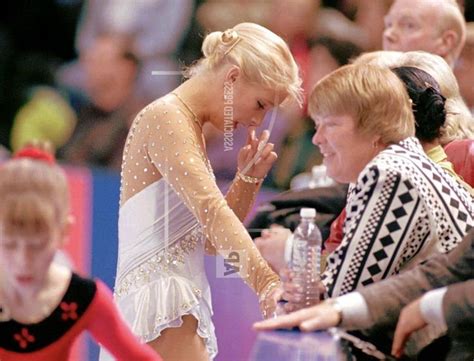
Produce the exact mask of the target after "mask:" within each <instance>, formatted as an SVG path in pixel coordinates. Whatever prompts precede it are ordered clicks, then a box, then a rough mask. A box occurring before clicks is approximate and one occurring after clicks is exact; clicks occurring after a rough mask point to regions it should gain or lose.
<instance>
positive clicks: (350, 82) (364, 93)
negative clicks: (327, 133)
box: [309, 64, 415, 144]
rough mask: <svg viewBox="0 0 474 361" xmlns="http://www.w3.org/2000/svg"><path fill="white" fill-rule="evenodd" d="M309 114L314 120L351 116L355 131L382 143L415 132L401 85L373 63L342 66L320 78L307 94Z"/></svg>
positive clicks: (386, 70) (389, 72) (406, 97)
mask: <svg viewBox="0 0 474 361" xmlns="http://www.w3.org/2000/svg"><path fill="white" fill-rule="evenodd" d="M309 113H310V115H311V117H312V118H313V119H315V120H317V119H318V118H319V117H325V116H328V115H351V116H353V118H354V121H355V123H356V127H357V129H359V131H361V132H362V133H365V134H377V135H379V136H380V141H381V142H382V143H384V144H392V143H397V142H399V141H401V140H402V139H405V138H407V137H410V136H413V135H414V134H415V121H414V117H413V112H412V110H411V106H410V102H409V98H408V94H407V92H406V90H405V87H404V86H403V84H402V82H401V81H400V79H398V77H397V76H396V75H395V74H393V73H392V72H391V71H390V70H389V69H387V68H382V67H378V66H375V65H367V64H358V65H346V66H343V67H341V68H339V69H338V70H336V71H334V72H333V73H331V74H329V75H327V76H326V77H324V78H323V79H321V80H320V81H319V82H318V83H317V84H316V87H315V88H314V89H313V91H312V92H311V94H310V96H309Z"/></svg>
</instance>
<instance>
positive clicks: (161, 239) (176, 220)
mask: <svg viewBox="0 0 474 361" xmlns="http://www.w3.org/2000/svg"><path fill="white" fill-rule="evenodd" d="M202 51H203V53H204V57H203V58H202V59H201V60H200V61H199V62H198V63H197V64H196V65H194V66H193V67H191V68H190V69H188V77H189V79H188V80H187V81H186V82H184V83H183V84H182V85H181V86H179V87H178V88H177V89H175V90H174V91H173V92H171V93H169V94H167V95H166V96H164V97H162V98H160V99H158V100H156V101H154V102H153V103H151V104H150V105H148V106H147V107H146V108H145V109H143V111H141V112H140V113H139V114H138V116H137V117H136V119H135V120H134V123H133V125H132V127H131V129H130V133H129V135H128V139H127V141H126V145H125V150H124V156H123V165H122V188H121V207H120V212H119V256H118V265H117V278H116V284H115V294H116V301H117V302H118V304H119V307H120V309H121V310H122V313H123V314H124V316H125V318H126V319H127V321H128V322H129V324H130V326H131V327H132V330H133V332H134V333H135V334H136V335H137V336H139V337H140V338H141V340H143V341H144V342H147V343H149V345H151V346H152V347H153V348H154V349H155V350H157V351H158V352H159V353H160V354H161V355H162V357H163V358H164V359H165V360H191V359H192V360H208V359H213V358H214V357H215V355H216V353H217V343H216V337H215V334H214V326H213V324H212V321H211V316H212V306H211V294H210V288H209V283H208V281H207V278H206V274H205V271H204V252H205V249H206V251H207V252H208V253H215V252H217V253H219V254H221V255H223V256H226V255H227V254H228V253H229V252H230V251H231V250H232V251H236V252H239V253H240V255H241V257H240V258H241V260H242V263H241V264H240V271H239V272H240V276H241V277H242V279H243V280H244V281H245V282H246V283H247V284H248V285H249V286H250V287H251V288H252V289H253V290H254V291H255V293H256V294H257V296H258V297H259V300H260V305H261V308H262V312H263V313H264V315H268V314H270V313H271V312H272V311H273V309H274V307H275V304H276V299H277V294H278V289H279V287H278V286H279V278H278V276H277V275H276V274H275V273H274V272H273V271H272V270H271V269H270V267H269V266H268V265H267V263H266V262H265V261H264V260H263V258H262V257H261V256H260V253H259V252H258V251H257V249H256V247H255V246H254V244H253V242H252V239H251V238H250V236H249V235H248V233H247V231H246V230H245V228H244V226H243V225H242V221H243V220H244V218H245V216H246V214H247V212H248V211H249V209H250V208H251V205H252V202H253V200H254V198H255V195H256V193H257V191H258V189H259V187H260V185H261V182H262V180H263V178H264V177H265V176H266V174H267V172H268V170H269V169H270V167H271V165H272V164H273V162H274V161H275V159H276V154H275V153H274V152H273V151H272V149H273V145H272V144H270V143H268V144H266V141H267V140H268V137H269V134H268V132H263V133H262V136H261V137H260V139H259V138H257V137H256V136H255V127H257V126H259V125H260V124H261V123H262V120H263V118H264V116H265V113H266V112H267V111H268V110H270V109H271V108H273V107H277V106H278V105H279V104H280V103H281V102H282V101H283V100H285V101H286V100H291V99H293V100H297V101H301V87H300V85H301V80H300V77H299V74H298V68H297V65H296V63H295V61H294V59H293V57H292V55H291V53H290V51H289V49H288V46H287V45H286V43H285V42H284V41H283V40H282V39H281V38H280V37H278V36H277V35H275V34H274V33H272V32H271V31H269V30H267V29H266V28H264V27H262V26H259V25H256V24H251V23H242V24H239V25H237V26H235V27H234V28H233V29H229V30H227V31H224V32H220V31H217V32H213V33H211V34H209V35H208V36H207V37H206V38H205V39H204V42H203V45H202ZM229 114H230V115H231V117H232V125H233V127H234V128H235V127H238V126H242V127H246V128H248V129H249V139H248V143H247V145H246V146H245V147H244V148H243V149H242V150H241V151H240V153H239V159H238V170H237V173H236V177H235V179H234V181H233V183H232V185H231V187H230V189H229V192H228V193H227V195H226V196H225V197H224V196H223V195H222V193H221V192H220V190H219V188H218V187H217V185H216V182H215V177H214V175H213V171H212V168H211V165H210V164H209V160H208V158H207V155H206V150H205V144H204V139H203V134H202V126H203V125H204V124H205V123H209V124H211V125H213V126H214V127H216V128H218V129H220V130H223V129H224V127H225V126H227V123H225V121H224V118H226V119H228V117H229ZM259 155H260V156H259ZM255 159H258V160H257V161H256V162H254V161H255ZM249 162H250V164H249ZM236 308H238V305H236ZM236 311H237V310H236ZM105 358H106V356H105V355H102V360H104V359H105Z"/></svg>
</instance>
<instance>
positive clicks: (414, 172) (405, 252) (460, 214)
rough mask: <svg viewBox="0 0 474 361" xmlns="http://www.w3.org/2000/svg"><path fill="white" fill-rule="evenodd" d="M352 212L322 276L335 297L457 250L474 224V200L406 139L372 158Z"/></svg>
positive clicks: (350, 202)
mask: <svg viewBox="0 0 474 361" xmlns="http://www.w3.org/2000/svg"><path fill="white" fill-rule="evenodd" d="M346 213H347V217H346V221H345V223H344V228H343V229H344V238H343V239H342V242H341V244H340V246H339V247H338V248H337V249H336V250H335V251H334V252H333V253H331V255H330V256H329V257H328V266H327V269H326V270H325V272H324V273H323V277H322V278H323V282H324V284H325V285H326V288H327V289H328V293H329V295H330V296H331V297H335V296H340V295H343V294H346V293H348V292H351V291H353V290H354V289H357V288H359V287H363V286H366V285H368V284H371V283H373V282H377V281H379V280H381V279H384V278H386V277H388V276H391V275H393V274H396V273H398V272H399V271H401V270H405V269H408V268H410V267H412V266H413V265H414V264H417V263H419V262H421V261H422V260H424V259H426V258H427V257H429V256H430V255H432V254H434V253H439V252H442V253H446V252H449V251H451V250H452V249H453V248H454V247H456V246H457V245H458V244H459V243H460V242H461V239H462V238H463V236H464V235H465V234H466V233H467V232H468V231H469V229H470V228H471V227H473V226H474V220H473V214H474V199H473V198H472V196H471V195H470V194H469V192H467V190H466V189H465V188H464V187H463V186H461V185H460V184H459V183H457V182H456V181H455V180H454V178H452V177H451V176H450V175H448V174H447V173H445V171H444V170H443V169H442V168H441V167H439V166H438V165H437V164H435V163H433V162H432V161H431V160H430V159H429V158H428V157H427V156H426V154H425V153H424V151H423V148H422V147H421V145H420V143H419V142H418V140H417V139H416V138H407V139H405V140H403V141H401V142H400V143H398V144H393V145H391V146H389V147H387V148H386V149H385V150H383V151H382V152H380V153H379V154H378V155H377V156H376V157H375V158H374V159H373V160H372V161H371V162H370V163H369V164H367V166H366V167H365V168H364V170H363V171H362V172H361V174H360V175H359V177H358V179H357V182H356V183H355V184H353V185H352V188H351V190H350V191H349V194H348V199H347V205H346Z"/></svg>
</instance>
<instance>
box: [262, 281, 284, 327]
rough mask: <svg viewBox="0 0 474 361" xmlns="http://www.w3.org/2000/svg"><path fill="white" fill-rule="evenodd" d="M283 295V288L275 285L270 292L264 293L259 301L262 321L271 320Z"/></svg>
mask: <svg viewBox="0 0 474 361" xmlns="http://www.w3.org/2000/svg"><path fill="white" fill-rule="evenodd" d="M282 294H283V288H282V287H281V285H277V286H275V287H274V288H272V289H271V290H270V291H268V292H266V293H265V294H264V295H263V297H262V298H261V299H260V311H261V312H262V316H263V318H264V319H267V318H271V317H273V315H274V314H275V312H276V310H277V306H278V301H280V300H281V299H282V298H281V296H282Z"/></svg>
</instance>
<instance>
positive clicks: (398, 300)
mask: <svg viewBox="0 0 474 361" xmlns="http://www.w3.org/2000/svg"><path fill="white" fill-rule="evenodd" d="M444 286H448V291H447V292H446V294H445V296H444V298H443V312H444V316H445V319H446V323H447V325H448V334H449V336H450V338H451V341H452V345H451V351H450V354H449V356H448V359H450V360H465V359H466V360H467V359H469V360H472V359H473V356H474V229H471V231H470V232H469V233H468V234H467V235H466V237H465V238H464V240H463V241H462V243H460V244H459V246H458V247H456V248H455V249H454V250H453V251H452V252H451V253H449V254H443V255H437V256H435V257H433V258H431V259H429V260H427V261H426V262H425V263H424V264H422V265H420V266H418V267H415V268H414V269H412V270H410V271H407V272H405V273H402V274H400V275H398V276H396V277H392V278H390V279H388V280H386V281H383V282H379V283H376V284H373V285H371V286H369V287H365V288H362V289H360V290H358V291H359V292H360V293H361V294H362V296H363V297H364V299H365V300H366V302H367V305H368V308H369V310H370V311H369V312H370V315H371V318H372V322H373V324H374V326H388V325H390V326H393V325H395V323H396V321H397V319H398V315H399V313H400V311H401V309H402V308H403V307H404V306H405V305H407V304H408V303H410V302H411V301H413V300H415V299H417V298H418V297H420V296H421V295H423V294H424V293H425V292H427V291H429V290H432V289H436V288H440V287H444Z"/></svg>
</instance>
